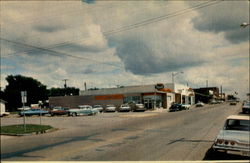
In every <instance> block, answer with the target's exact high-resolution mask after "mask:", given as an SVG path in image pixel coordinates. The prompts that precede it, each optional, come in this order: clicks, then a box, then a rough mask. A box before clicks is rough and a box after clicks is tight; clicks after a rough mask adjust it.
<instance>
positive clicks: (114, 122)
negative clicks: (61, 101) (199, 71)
mask: <svg viewBox="0 0 250 163" xmlns="http://www.w3.org/2000/svg"><path fill="white" fill-rule="evenodd" d="M240 108H241V104H237V105H236V106H230V105H229V104H228V103H223V104H216V105H206V106H205V107H198V108H195V107H194V108H191V109H190V110H185V111H180V112H171V113H170V112H167V111H166V110H161V111H160V110H159V111H147V112H124V113H101V114H99V115H97V116H78V117H67V116H62V117H59V116H57V117H42V121H41V122H42V124H46V125H51V126H53V127H55V128H58V130H57V131H54V132H50V133H45V134H41V135H29V136H22V137H8V136H1V157H2V158H1V159H2V160H12V161H31V160H37V161H38V160H40V161H45V160H46V161H170V160H176V161H177V160H180V161H182V160H204V159H205V160H213V159H216V160H228V159H237V160H241V159H248V158H244V157H238V156H230V155H222V156H218V155H213V154H211V150H210V147H211V146H212V144H213V141H214V139H215V137H216V136H217V134H218V132H219V130H220V129H221V128H222V127H223V124H224V121H225V119H226V117H227V116H229V115H232V114H238V113H239V112H240ZM20 123H22V118H19V117H11V118H2V119H1V125H10V124H20ZM27 123H33V124H39V123H40V118H39V117H29V118H27Z"/></svg>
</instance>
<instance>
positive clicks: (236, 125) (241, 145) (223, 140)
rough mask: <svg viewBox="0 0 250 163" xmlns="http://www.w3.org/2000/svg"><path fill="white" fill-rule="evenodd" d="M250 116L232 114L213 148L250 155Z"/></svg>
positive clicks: (219, 150)
mask: <svg viewBox="0 0 250 163" xmlns="http://www.w3.org/2000/svg"><path fill="white" fill-rule="evenodd" d="M249 135H250V117H249V116H247V115H231V116H229V117H228V118H227V119H226V122H225V125H224V128H223V129H222V130H220V132H219V134H218V136H217V138H216V139H215V142H214V144H213V147H212V148H213V149H214V151H216V152H225V153H229V154H238V155H242V156H250V139H249Z"/></svg>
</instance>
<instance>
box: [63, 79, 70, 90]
mask: <svg viewBox="0 0 250 163" xmlns="http://www.w3.org/2000/svg"><path fill="white" fill-rule="evenodd" d="M68 80H69V79H63V80H62V81H64V88H67V81H68Z"/></svg>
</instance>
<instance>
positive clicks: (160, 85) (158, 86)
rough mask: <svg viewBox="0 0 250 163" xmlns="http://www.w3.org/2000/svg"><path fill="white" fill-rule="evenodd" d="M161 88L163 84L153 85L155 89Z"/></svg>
mask: <svg viewBox="0 0 250 163" xmlns="http://www.w3.org/2000/svg"><path fill="white" fill-rule="evenodd" d="M163 88H164V84H162V83H157V84H156V85H155V89H163Z"/></svg>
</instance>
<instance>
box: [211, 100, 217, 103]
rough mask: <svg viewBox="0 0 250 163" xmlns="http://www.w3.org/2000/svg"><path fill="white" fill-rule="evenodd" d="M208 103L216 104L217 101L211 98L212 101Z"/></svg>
mask: <svg viewBox="0 0 250 163" xmlns="http://www.w3.org/2000/svg"><path fill="white" fill-rule="evenodd" d="M210 104H218V101H216V100H212V101H211V102H210Z"/></svg>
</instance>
